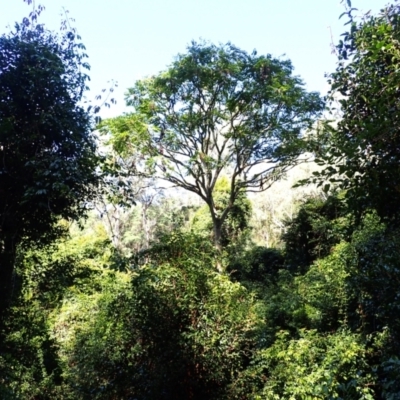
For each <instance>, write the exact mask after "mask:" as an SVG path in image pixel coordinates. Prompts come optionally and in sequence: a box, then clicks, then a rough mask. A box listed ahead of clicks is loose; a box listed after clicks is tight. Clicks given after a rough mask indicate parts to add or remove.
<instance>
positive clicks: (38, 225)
mask: <svg viewBox="0 0 400 400" xmlns="http://www.w3.org/2000/svg"><path fill="white" fill-rule="evenodd" d="M28 3H29V1H28ZM39 12H40V9H39ZM37 16H38V12H35V10H34V11H33V12H32V13H31V18H30V19H28V18H25V19H24V21H23V23H22V24H20V25H19V24H17V25H16V28H15V31H14V32H11V33H9V34H7V35H2V36H1V37H0V160H1V162H0V315H1V314H2V312H3V311H4V310H5V308H6V306H7V304H8V303H9V300H10V296H11V293H12V286H13V285H12V281H13V273H14V259H15V254H16V248H17V246H18V245H19V244H20V243H21V242H22V241H35V243H39V242H45V241H48V240H51V239H53V238H54V237H55V236H57V234H58V233H59V230H58V229H57V228H56V222H57V221H58V220H59V218H61V217H63V218H68V219H70V218H72V219H76V218H78V217H80V216H82V214H83V212H84V210H85V208H86V204H87V203H86V202H87V201H89V200H90V199H91V198H92V196H93V186H94V185H96V184H97V181H98V176H97V174H96V165H97V161H98V160H97V156H96V154H95V141H94V138H93V136H92V135H91V128H92V121H91V117H90V115H89V114H88V113H87V112H86V111H85V110H84V109H83V108H82V107H81V106H80V102H81V100H82V96H83V93H84V91H85V89H86V81H87V79H88V76H87V75H86V74H85V73H84V71H85V68H86V69H88V67H89V66H88V65H87V64H86V63H85V62H84V58H85V54H84V53H83V49H84V47H83V45H82V44H81V43H79V37H77V36H76V33H75V32H74V31H73V30H72V31H71V30H64V32H62V34H61V35H57V34H55V33H53V32H50V31H48V30H46V29H45V28H44V27H43V26H42V25H39V24H36V19H37Z"/></svg>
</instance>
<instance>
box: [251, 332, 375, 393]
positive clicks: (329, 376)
mask: <svg viewBox="0 0 400 400" xmlns="http://www.w3.org/2000/svg"><path fill="white" fill-rule="evenodd" d="M366 356H367V352H366V349H365V347H364V346H363V343H362V342H361V341H360V338H359V337H358V335H355V334H352V333H351V332H348V331H345V330H343V331H339V332H337V333H333V334H329V335H321V334H318V333H317V332H316V331H314V330H308V331H307V330H303V331H301V333H300V337H299V338H298V339H291V340H290V339H289V338H288V333H287V332H285V331H281V332H280V333H279V334H278V337H277V341H276V342H275V344H274V345H273V346H271V347H270V348H268V349H266V350H263V351H262V352H260V355H259V357H260V359H259V361H258V364H257V369H261V370H262V369H264V368H265V369H267V370H269V375H268V377H267V382H266V384H265V386H264V388H263V390H262V392H261V393H260V394H259V395H258V396H256V397H255V399H258V400H261V399H271V400H275V399H299V400H300V399H352V398H354V399H360V400H361V399H365V400H372V399H374V398H375V397H374V392H373V390H372V389H371V385H373V383H374V381H373V378H372V376H371V375H370V374H369V373H368V369H369V368H368V365H367V362H366V358H367V357H366ZM365 371H367V372H365ZM258 373H261V371H259V372H258Z"/></svg>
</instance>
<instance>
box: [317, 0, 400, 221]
mask: <svg viewBox="0 0 400 400" xmlns="http://www.w3.org/2000/svg"><path fill="white" fill-rule="evenodd" d="M348 4H349V6H351V3H350V2H348ZM399 10H400V8H399V4H396V5H391V6H389V7H387V8H386V9H385V10H382V11H381V13H380V14H378V15H377V16H370V15H369V16H366V17H364V19H363V20H362V21H361V22H357V21H356V20H354V19H353V17H352V15H351V11H352V9H350V10H348V12H347V13H345V14H347V15H348V16H349V18H350V21H349V23H350V30H349V31H348V32H346V33H344V34H343V40H341V41H340V42H339V44H338V46H337V51H338V58H339V62H338V66H337V69H336V71H335V72H334V73H333V74H331V75H330V83H331V84H332V89H331V94H330V97H331V100H335V99H336V100H337V99H338V98H339V103H340V110H339V111H340V113H341V118H340V120H339V122H338V124H337V127H332V126H331V127H330V129H329V131H328V135H327V136H328V141H327V146H326V151H325V152H324V154H322V155H321V156H320V161H321V163H324V164H325V165H328V166H327V167H326V168H325V170H324V171H323V172H322V173H321V174H320V176H318V175H319V174H318V173H316V175H317V179H319V178H320V177H322V178H323V179H325V180H326V181H330V182H333V183H334V184H336V185H338V186H339V187H340V188H342V189H345V190H346V191H347V195H346V197H347V200H348V203H349V205H350V208H351V210H352V211H353V212H355V213H356V214H357V216H358V219H359V220H361V218H360V217H361V216H362V214H364V213H365V212H366V211H368V209H371V208H373V209H376V210H377V212H378V214H379V215H380V216H381V217H383V218H389V219H391V218H393V217H396V216H397V217H398V216H399V212H398V211H399V206H398V205H399V201H400V178H399V177H400V169H399V165H400V164H399V161H400V158H399V154H400V153H399V149H400V140H399V138H400V135H399V132H400V128H399V127H400V124H399V115H400V113H399V111H400V101H399V87H400V75H399V73H398V66H399V62H400V49H399V45H398V41H399V39H400V15H399V14H400V13H399ZM319 146H320V143H319Z"/></svg>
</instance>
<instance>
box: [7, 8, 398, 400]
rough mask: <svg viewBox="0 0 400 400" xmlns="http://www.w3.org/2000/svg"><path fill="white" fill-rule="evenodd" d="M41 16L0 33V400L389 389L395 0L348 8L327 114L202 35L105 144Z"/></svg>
mask: <svg viewBox="0 0 400 400" xmlns="http://www.w3.org/2000/svg"><path fill="white" fill-rule="evenodd" d="M28 3H30V2H29V1H28ZM347 4H348V6H349V7H351V4H350V2H349V1H347ZM40 11H41V9H40V8H39V9H38V10H34V11H33V13H31V15H30V17H29V18H26V19H25V20H24V21H23V23H22V24H20V25H17V27H16V29H15V31H14V32H12V33H9V34H6V35H3V36H1V37H0V68H1V69H0V159H1V160H2V161H1V164H0V302H1V303H0V398H1V399H6V400H7V399H10V400H14V399H38V400H39V399H43V400H45V399H49V400H50V399H60V400H61V399H65V400H73V399H74V400H75V399H110V400H111V399H132V400H133V399H138V400H147V399H148V400H156V399H157V400H158V399H160V400H162V399H165V400H167V399H168V400H169V399H170V400H173V399H176V400H179V399H182V400H183V399H193V400H195V399H198V400H205V399H216V400H217V399H242V400H244V399H253V400H261V399H271V400H272V399H298V400H303V399H304V400H308V399H371V400H372V399H391V400H395V399H400V379H399V376H400V359H399V356H400V317H399V311H400V228H399V224H398V221H399V217H400V213H399V210H400V208H399V206H398V204H399V200H400V198H399V193H400V184H399V182H398V181H399V178H398V177H399V172H400V168H399V165H400V159H399V149H400V140H399V137H400V131H399V129H400V128H399V124H398V119H399V113H400V105H399V104H400V103H399V87H400V75H399V70H398V65H399V64H400V48H399V43H400V7H399V5H398V4H393V5H391V6H388V7H387V8H386V9H385V10H383V11H382V12H381V13H380V14H378V15H376V16H371V15H369V16H365V17H364V18H363V19H362V20H361V21H358V20H355V19H354V18H353V17H352V11H353V10H352V9H351V8H349V9H348V10H347V12H346V13H345V15H346V16H347V17H348V18H349V24H348V27H349V31H348V32H347V33H345V35H344V36H343V39H342V41H341V42H340V43H339V44H338V46H337V54H338V58H339V59H338V65H337V69H336V71H335V72H333V73H332V74H331V75H330V76H329V80H330V83H331V88H332V89H331V92H330V94H329V96H328V99H327V102H326V110H328V111H330V112H331V115H332V120H328V119H323V117H322V115H321V110H322V105H323V100H322V99H320V98H319V95H318V94H316V93H307V92H306V90H305V89H304V87H303V84H302V82H301V80H300V79H299V78H297V77H294V76H293V75H292V66H291V63H290V62H289V61H282V60H277V59H274V58H273V57H272V56H270V55H267V56H258V55H257V54H255V53H253V54H251V55H249V54H247V53H245V52H243V51H241V50H239V49H237V48H235V47H234V46H233V45H231V44H227V45H226V46H220V47H218V46H215V45H212V44H209V43H192V44H191V45H190V46H189V47H188V52H187V54H183V55H179V56H178V57H177V58H176V59H175V61H174V62H173V64H172V65H171V66H170V67H168V69H167V70H166V71H164V72H162V73H160V74H159V75H158V76H156V77H152V78H151V79H150V78H149V79H147V80H143V81H139V82H137V83H136V84H135V86H134V87H133V88H132V89H130V90H129V94H128V98H127V101H128V104H129V105H131V106H132V107H133V111H132V113H129V114H125V115H123V116H121V117H118V118H115V119H112V120H106V121H102V122H101V123H100V125H98V129H99V130H100V131H102V132H103V133H104V134H105V136H104V137H103V138H105V139H104V140H107V141H108V146H107V147H106V148H107V149H108V154H107V155H105V156H104V155H103V156H99V154H98V153H97V151H96V145H97V144H96V140H98V139H95V136H94V135H93V134H92V131H93V130H94V129H95V128H96V126H95V123H97V122H98V120H97V119H96V118H95V117H94V115H93V108H92V109H90V108H88V109H84V108H83V107H82V105H81V104H82V99H83V96H84V92H85V90H86V81H87V79H88V77H87V75H86V74H85V73H84V72H83V71H84V70H85V68H87V67H88V65H87V64H86V63H85V57H86V56H85V54H84V47H83V45H82V44H81V43H80V38H79V37H78V36H77V35H76V32H75V31H74V30H71V29H70V28H69V25H68V24H65V23H64V24H63V25H62V28H63V29H62V30H61V32H60V33H59V34H57V33H55V32H49V31H47V30H46V29H45V28H44V27H43V26H42V25H40V24H38V21H37V19H38V17H39V14H40ZM95 111H98V109H96V110H95ZM324 115H325V116H326V115H327V113H325V114H324ZM306 159H308V160H313V162H314V163H313V164H312V165H313V167H312V173H310V174H308V175H307V176H305V175H304V171H303V172H302V173H300V172H298V171H300V167H299V166H298V164H299V163H300V162H301V161H302V162H304V161H305V160H306ZM290 169H291V170H292V172H293V171H297V173H298V174H299V176H298V178H301V180H300V183H301V184H302V185H303V186H301V187H300V188H298V189H291V192H290V193H292V194H293V195H292V197H290V198H291V199H292V200H291V201H290V204H287V206H285V204H286V203H285V202H283V201H281V200H279V199H276V202H277V203H280V204H279V206H280V208H279V207H278V206H277V205H273V204H272V202H273V200H271V199H269V198H267V197H263V193H260V192H264V190H267V189H268V190H267V191H266V192H265V193H268V192H270V186H271V184H272V183H273V182H274V185H278V187H279V184H280V183H279V181H280V180H282V179H284V177H285V176H288V175H287V174H289V176H290V173H289V172H288V171H289V170H290ZM285 174H286V175H285ZM160 180H165V181H168V182H170V183H173V184H175V185H176V186H178V187H179V188H180V191H178V192H177V191H176V189H172V188H170V189H168V188H167V189H164V190H163V191H161V190H160V189H159V188H158V185H159V182H160ZM297 180H299V179H297ZM273 187H274V186H272V188H271V189H273ZM296 190H302V192H299V193H300V195H299V196H298V197H297V198H296V195H295V193H297V192H296ZM185 191H186V192H192V193H193V194H194V195H195V196H197V197H193V196H192V197H190V196H189V195H187V196H184V195H183V194H186V192H185ZM251 191H254V192H259V193H257V194H254V195H250V194H249V192H251ZM304 193H308V195H307V196H305V195H304ZM287 197H288V196H287ZM199 201H200V202H199ZM282 207H287V209H285V210H283V208H282ZM282 210H283V211H282ZM293 210H294V211H293ZM253 215H258V216H260V215H261V216H262V217H261V218H260V217H259V218H258V220H257V221H255V220H254V217H252V216H253ZM84 217H85V218H86V219H83V218H84ZM74 220H75V222H74V223H71V221H74ZM264 225H265V226H264ZM276 226H279V229H275V228H276ZM265 232H267V234H266V235H265V234H264V233H265ZM266 238H268V243H273V244H274V247H268V246H266V243H267V240H266Z"/></svg>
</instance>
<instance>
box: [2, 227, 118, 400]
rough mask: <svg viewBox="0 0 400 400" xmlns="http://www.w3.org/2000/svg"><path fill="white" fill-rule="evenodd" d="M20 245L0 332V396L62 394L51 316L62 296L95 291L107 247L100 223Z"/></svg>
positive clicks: (109, 255)
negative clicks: (43, 243)
mask: <svg viewBox="0 0 400 400" xmlns="http://www.w3.org/2000/svg"><path fill="white" fill-rule="evenodd" d="M20 250H22V251H20V253H19V254H18V258H17V260H18V261H17V264H16V272H17V281H18V284H19V286H20V287H21V290H20V291H19V293H20V294H19V296H18V297H17V298H16V299H15V300H14V302H13V305H12V307H10V308H9V310H8V312H7V318H6V319H5V323H4V327H3V330H2V332H1V333H2V336H3V342H2V345H1V347H0V394H1V398H5V399H8V398H9V399H21V400H22V399H27V398H40V399H49V400H50V399H67V398H69V397H67V394H66V392H65V389H66V387H65V386H64V384H63V382H64V381H63V377H62V372H63V371H62V365H61V362H60V358H59V356H58V351H59V343H58V342H57V341H56V340H54V338H53V337H52V332H51V329H50V327H51V320H52V318H51V315H52V313H53V312H57V311H56V310H57V309H58V307H59V306H60V304H61V302H62V300H63V299H64V297H65V296H66V295H68V296H71V295H72V296H78V295H79V293H81V292H85V293H94V292H96V291H98V290H99V288H100V287H101V284H100V282H101V281H102V279H103V278H101V277H102V275H104V274H106V271H108V268H109V267H110V266H111V265H113V260H114V255H113V251H112V249H111V248H110V246H109V241H108V239H107V235H106V233H105V231H104V230H102V229H101V227H100V226H97V228H96V229H94V230H87V231H85V232H84V233H83V234H79V235H78V234H77V232H75V235H74V238H72V239H69V240H61V241H58V242H57V243H53V244H52V245H51V246H49V247H46V248H43V247H40V248H36V249H32V248H31V249H29V250H27V249H20ZM72 398H73V397H72ZM72 398H71V399H72Z"/></svg>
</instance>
